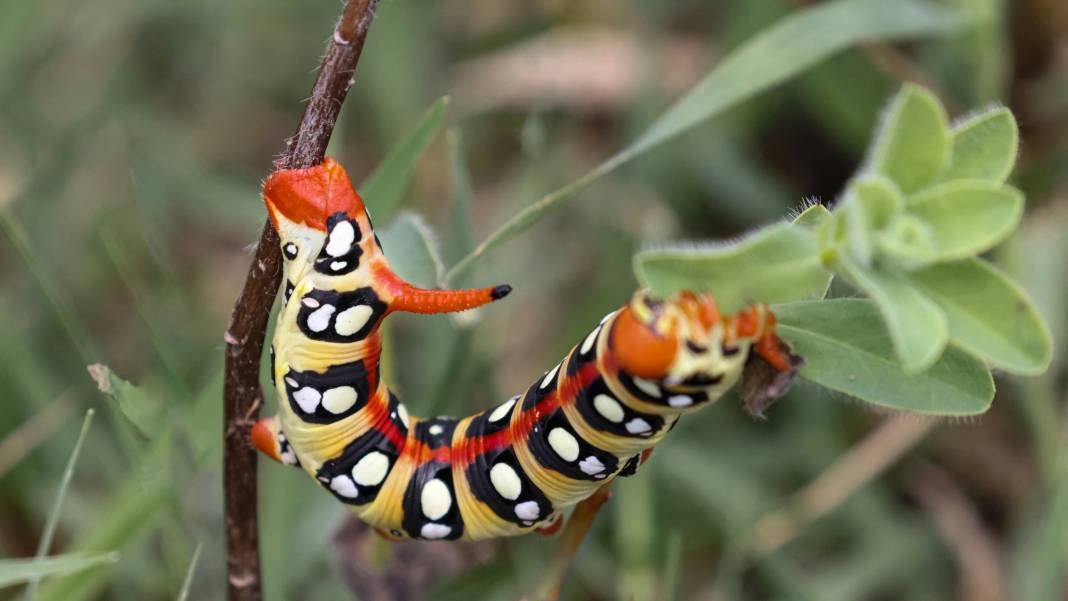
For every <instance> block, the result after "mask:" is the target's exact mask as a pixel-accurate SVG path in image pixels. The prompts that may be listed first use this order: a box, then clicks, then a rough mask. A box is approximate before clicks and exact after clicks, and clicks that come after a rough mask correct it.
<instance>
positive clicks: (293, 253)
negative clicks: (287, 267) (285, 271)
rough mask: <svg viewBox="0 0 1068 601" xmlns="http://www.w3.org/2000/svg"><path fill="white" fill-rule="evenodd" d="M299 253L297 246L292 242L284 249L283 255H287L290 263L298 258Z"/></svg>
mask: <svg viewBox="0 0 1068 601" xmlns="http://www.w3.org/2000/svg"><path fill="white" fill-rule="evenodd" d="M297 252H298V249H297V245H296V244H293V243H292V242H289V243H288V244H286V245H285V246H283V247H282V254H283V255H285V258H287V259H289V260H290V261H292V260H293V259H296V258H297Z"/></svg>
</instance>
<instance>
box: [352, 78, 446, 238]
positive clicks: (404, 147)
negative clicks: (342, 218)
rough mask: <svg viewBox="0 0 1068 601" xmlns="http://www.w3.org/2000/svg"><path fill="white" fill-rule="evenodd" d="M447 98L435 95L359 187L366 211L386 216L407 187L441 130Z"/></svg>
mask: <svg viewBox="0 0 1068 601" xmlns="http://www.w3.org/2000/svg"><path fill="white" fill-rule="evenodd" d="M448 106H449V97H448V96H445V97H442V98H439V99H438V100H437V101H436V102H435V103H434V104H432V105H431V106H430V108H429V109H428V110H427V112H426V113H424V114H423V117H422V119H420V120H419V123H418V124H416V126H415V129H413V130H412V131H411V133H409V134H408V135H407V136H406V137H405V138H404V139H402V140H401V141H399V142H397V143H396V144H394V145H393V147H392V148H390V149H389V152H388V153H386V156H385V157H384V158H383V159H382V162H381V163H379V164H378V167H376V168H375V170H374V171H373V172H372V173H371V175H370V176H368V177H367V181H365V182H364V183H363V185H362V186H360V194H361V196H362V197H363V202H364V204H365V205H367V211H368V212H369V213H370V214H371V215H373V216H374V217H376V218H378V219H383V218H385V217H388V216H389V215H390V214H391V213H392V212H393V209H394V208H395V207H396V205H397V202H398V201H399V200H400V197H401V195H402V194H404V190H405V189H406V188H407V187H408V181H409V180H410V179H411V176H412V171H413V170H414V169H415V165H416V164H417V163H418V162H419V158H420V157H422V156H423V153H424V152H426V149H427V148H428V147H429V146H430V143H431V142H433V141H434V135H435V134H437V133H438V130H439V129H441V122H442V120H444V118H445V108H446V107H448Z"/></svg>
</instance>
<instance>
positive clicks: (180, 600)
mask: <svg viewBox="0 0 1068 601" xmlns="http://www.w3.org/2000/svg"><path fill="white" fill-rule="evenodd" d="M203 546H204V544H203V543H197V548H196V550H195V551H193V559H190V560H189V571H188V572H186V573H185V581H184V582H182V589H181V590H180V591H178V596H177V597H176V598H175V601H186V599H188V598H189V589H190V588H192V586H193V574H195V573H196V570H197V562H198V561H200V550H201V548H202V547H203Z"/></svg>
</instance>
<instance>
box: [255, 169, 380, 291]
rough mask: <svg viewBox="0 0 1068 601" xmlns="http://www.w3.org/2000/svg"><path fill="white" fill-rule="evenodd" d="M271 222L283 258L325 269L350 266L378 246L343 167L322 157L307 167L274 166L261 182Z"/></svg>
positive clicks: (335, 270) (330, 272) (333, 270)
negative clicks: (280, 167) (277, 167)
mask: <svg viewBox="0 0 1068 601" xmlns="http://www.w3.org/2000/svg"><path fill="white" fill-rule="evenodd" d="M263 199H264V202H265V203H266V205H267V212H268V214H269V215H270V218H271V224H272V225H274V228H275V231H277V232H278V236H279V238H280V239H281V245H282V254H283V256H284V257H285V259H286V260H287V262H293V263H296V264H311V263H313V262H314V264H315V266H316V269H317V270H318V271H320V272H322V273H325V274H327V275H342V274H345V273H349V272H351V271H353V270H355V269H356V268H357V267H358V266H359V264H360V262H361V255H362V258H363V260H366V259H368V258H370V257H372V256H374V255H375V254H377V253H378V252H379V249H378V247H377V244H376V242H375V240H374V234H373V232H372V230H371V218H370V216H369V215H368V214H367V209H366V208H365V207H364V204H363V199H361V198H360V195H359V194H357V193H356V190H354V189H353V187H352V183H351V182H350V181H349V177H348V174H347V173H345V168H344V167H342V166H341V165H340V164H339V163H338V162H337V161H335V160H334V159H332V158H330V157H327V158H325V159H324V160H323V162H322V163H321V164H319V165H316V166H314V167H309V168H307V169H286V170H281V171H276V172H274V173H272V174H271V176H270V177H268V178H267V181H266V182H265V183H264V185H263Z"/></svg>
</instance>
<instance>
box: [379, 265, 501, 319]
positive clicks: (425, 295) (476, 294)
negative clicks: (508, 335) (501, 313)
mask: <svg viewBox="0 0 1068 601" xmlns="http://www.w3.org/2000/svg"><path fill="white" fill-rule="evenodd" d="M374 276H375V279H376V280H378V282H379V283H380V284H381V285H382V288H383V289H384V290H385V291H387V292H388V293H389V295H390V296H391V297H392V298H391V299H390V300H389V301H388V303H389V310H390V311H404V312H406V313H455V312H456V311H466V310H468V309H474V308H475V307H481V306H482V305H485V304H487V303H491V302H493V301H495V300H500V299H502V298H504V297H505V296H508V293H509V292H511V291H512V287H511V286H509V285H508V284H503V285H500V286H493V287H490V288H474V289H469V290H428V289H426V288H417V287H415V286H413V285H411V284H409V283H408V282H405V281H404V280H402V279H401V278H400V276H398V275H397V274H395V273H393V271H392V270H391V269H390V268H389V267H388V266H386V265H385V264H382V263H380V264H378V265H376V266H375V268H374Z"/></svg>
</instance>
